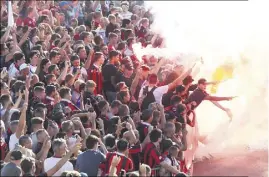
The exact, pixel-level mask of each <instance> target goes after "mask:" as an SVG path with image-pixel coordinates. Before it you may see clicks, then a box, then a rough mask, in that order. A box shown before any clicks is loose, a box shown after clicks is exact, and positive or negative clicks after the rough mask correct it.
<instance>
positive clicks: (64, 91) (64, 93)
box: [59, 87, 71, 98]
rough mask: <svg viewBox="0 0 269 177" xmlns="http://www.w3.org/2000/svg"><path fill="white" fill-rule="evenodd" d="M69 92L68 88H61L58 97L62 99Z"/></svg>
mask: <svg viewBox="0 0 269 177" xmlns="http://www.w3.org/2000/svg"><path fill="white" fill-rule="evenodd" d="M70 92H71V89H70V88H68V87H62V88H60V90H59V94H60V97H61V98H64V97H65V96H66V95H67V94H68V93H70Z"/></svg>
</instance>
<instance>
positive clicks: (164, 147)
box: [160, 139, 173, 153]
mask: <svg viewBox="0 0 269 177" xmlns="http://www.w3.org/2000/svg"><path fill="white" fill-rule="evenodd" d="M172 145H173V141H172V140H171V139H163V140H162V141H161V143H160V149H161V152H162V153H164V152H165V151H168V150H169V148H170V147H171V146H172Z"/></svg>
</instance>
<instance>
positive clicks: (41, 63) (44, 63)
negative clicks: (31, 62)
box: [40, 58, 50, 69]
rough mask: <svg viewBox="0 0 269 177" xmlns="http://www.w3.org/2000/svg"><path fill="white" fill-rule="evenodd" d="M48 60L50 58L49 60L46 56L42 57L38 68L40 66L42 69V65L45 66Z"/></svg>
mask: <svg viewBox="0 0 269 177" xmlns="http://www.w3.org/2000/svg"><path fill="white" fill-rule="evenodd" d="M48 62H50V60H49V59H46V58H44V59H43V60H41V62H40V68H41V69H44V66H45V65H46V64H47V63H48Z"/></svg>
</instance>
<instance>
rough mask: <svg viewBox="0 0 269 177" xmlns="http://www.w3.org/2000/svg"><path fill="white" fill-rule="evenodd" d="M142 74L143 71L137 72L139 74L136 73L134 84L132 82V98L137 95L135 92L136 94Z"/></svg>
mask: <svg viewBox="0 0 269 177" xmlns="http://www.w3.org/2000/svg"><path fill="white" fill-rule="evenodd" d="M140 73H141V70H140V69H138V70H137V73H136V75H135V78H134V80H133V82H132V85H131V87H130V92H131V95H132V96H134V94H135V92H136V87H137V85H138V82H139V78H140V75H141V74H140Z"/></svg>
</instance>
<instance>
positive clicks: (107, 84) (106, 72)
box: [102, 64, 118, 92]
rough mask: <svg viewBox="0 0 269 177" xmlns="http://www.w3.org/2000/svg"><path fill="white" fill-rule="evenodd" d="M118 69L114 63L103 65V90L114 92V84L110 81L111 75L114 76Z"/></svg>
mask: <svg viewBox="0 0 269 177" xmlns="http://www.w3.org/2000/svg"><path fill="white" fill-rule="evenodd" d="M117 71H118V69H117V68H116V66H115V65H112V64H107V65H105V66H104V68H103V70H102V74H103V77H104V85H103V88H104V90H105V91H110V92H116V89H115V87H114V85H113V84H112V83H111V77H113V76H114V77H115V76H116V74H117Z"/></svg>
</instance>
